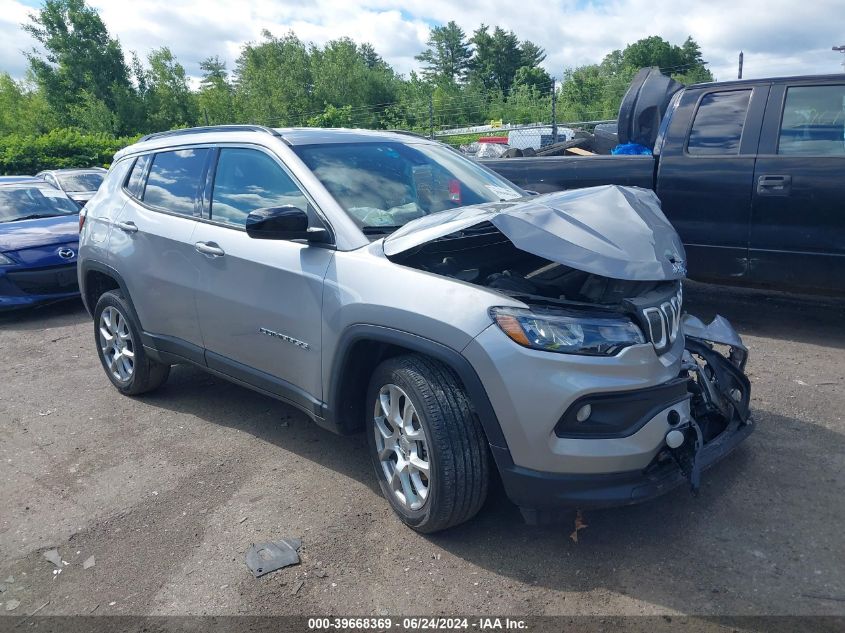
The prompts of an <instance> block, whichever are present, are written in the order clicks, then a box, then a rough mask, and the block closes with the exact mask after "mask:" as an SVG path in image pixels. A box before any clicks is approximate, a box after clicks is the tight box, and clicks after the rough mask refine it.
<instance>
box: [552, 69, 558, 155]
mask: <svg viewBox="0 0 845 633" xmlns="http://www.w3.org/2000/svg"><path fill="white" fill-rule="evenodd" d="M556 84H557V80H556V79H555V78H554V77H552V143H557V90H556V88H557V85H556Z"/></svg>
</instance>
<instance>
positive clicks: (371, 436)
mask: <svg viewBox="0 0 845 633" xmlns="http://www.w3.org/2000/svg"><path fill="white" fill-rule="evenodd" d="M394 399H395V402H394ZM366 415H367V424H366V429H367V430H366V433H367V438H368V443H369V447H370V455H371V457H372V460H373V465H374V467H375V470H376V476H377V477H378V480H379V485H380V486H381V490H382V493H383V494H384V496H385V497H386V498H387V500H388V502H389V503H390V505H391V506H392V507H393V510H394V511H395V512H396V514H397V515H399V518H400V519H402V521H403V522H404V523H406V524H407V525H408V526H410V527H411V528H413V529H414V530H416V531H418V532H423V533H432V532H437V531H440V530H445V529H446V528H449V527H452V526H455V525H458V524H460V523H463V522H465V521H467V520H469V519H471V518H472V517H473V516H475V515H476V514H477V513H478V511H479V510H480V509H481V506H482V505H484V501H485V499H486V497H487V488H488V484H489V481H490V457H489V453H488V446H487V439H486V437H485V435H484V432H483V430H482V428H481V423H480V422H479V420H478V417H477V416H476V415H475V413H474V412H473V410H472V406H471V403H470V400H469V398H468V397H467V396H466V394H465V393H464V390H463V387H462V386H461V383H460V380H459V379H458V377H457V375H456V374H455V373H454V372H453V371H452V370H451V369H450V368H449V367H447V366H446V365H443V364H442V363H440V362H437V361H435V360H432V359H430V358H427V357H424V356H418V355H408V356H398V357H395V358H390V359H388V360H386V361H384V362H383V363H381V364H380V365H379V366H378V367H377V368H376V370H375V371H374V372H373V376H372V378H371V379H370V385H369V389H368V390H367V409H366ZM393 421H395V423H394V422H393ZM400 427H401V428H400Z"/></svg>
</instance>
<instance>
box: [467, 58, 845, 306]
mask: <svg viewBox="0 0 845 633" xmlns="http://www.w3.org/2000/svg"><path fill="white" fill-rule="evenodd" d="M618 127H619V140H620V142H623V143H624V142H637V143H640V144H643V145H646V146H648V147H653V155H652V156H619V155H617V156H609V155H608V156H601V155H596V156H563V157H535V158H506V159H496V160H486V161H482V162H483V163H484V164H485V165H487V166H488V167H490V168H492V169H494V170H495V171H497V172H499V173H500V174H502V175H503V176H505V177H506V178H508V179H509V180H511V181H512V182H514V183H516V184H518V185H520V186H521V187H523V188H524V189H529V190H534V191H538V192H540V193H546V192H549V191H558V190H561V189H573V188H580V187H590V186H593V185H602V184H619V185H633V186H638V187H645V188H649V189H653V190H654V191H656V192H657V194H658V196H659V197H660V200H661V201H662V203H663V211H664V212H665V214H666V216H667V217H668V218H669V220H670V221H671V222H672V224H674V226H675V228H676V229H677V231H678V233H679V234H680V235H681V239H682V240H683V242H684V244H685V246H686V250H687V258H688V271H689V275H690V277H692V278H695V279H702V280H710V281H719V282H732V283H737V284H742V285H764V286H773V287H779V288H785V289H796V290H807V291H817V292H828V293H836V294H838V293H842V292H845V74H841V75H824V76H807V77H788V78H777V79H760V80H746V81H731V82H720V83H708V84H698V85H693V86H687V87H683V86H681V85H680V84H677V83H676V82H673V81H672V80H670V79H669V78H667V77H665V76H663V75H660V73H659V71H657V69H644V70H643V71H641V72H640V74H639V75H638V76H637V78H636V79H635V80H634V82H633V83H632V85H631V88H630V89H629V91H628V93H627V94H626V96H625V99H624V100H623V103H622V107H621V108H620V117H619V121H618Z"/></svg>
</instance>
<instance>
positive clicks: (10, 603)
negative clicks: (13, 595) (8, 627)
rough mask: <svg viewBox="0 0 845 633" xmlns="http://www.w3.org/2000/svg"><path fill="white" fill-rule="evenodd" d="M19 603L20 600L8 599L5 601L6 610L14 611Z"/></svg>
mask: <svg viewBox="0 0 845 633" xmlns="http://www.w3.org/2000/svg"><path fill="white" fill-rule="evenodd" d="M20 604H21V601H20V600H9V601H8V602H7V603H6V611H14V610H15V609H17V608H18V607H19V606H20Z"/></svg>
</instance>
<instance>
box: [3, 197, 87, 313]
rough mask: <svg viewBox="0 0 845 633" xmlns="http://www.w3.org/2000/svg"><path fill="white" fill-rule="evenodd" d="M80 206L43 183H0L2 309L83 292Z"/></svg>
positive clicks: (53, 299) (35, 303) (44, 301)
mask: <svg viewBox="0 0 845 633" xmlns="http://www.w3.org/2000/svg"><path fill="white" fill-rule="evenodd" d="M78 246H79V207H78V206H77V205H76V203H74V202H73V201H72V200H71V199H70V198H68V197H67V196H66V195H65V194H64V193H63V192H62V191H59V190H58V189H56V188H55V187H52V186H51V185H49V184H47V183H43V182H32V181H30V182H18V183H10V184H0V311H3V310H10V309H14V308H22V307H26V306H32V305H37V304H40V303H46V302H49V301H55V300H58V299H66V298H70V297H74V296H78V295H79V286H78V283H77V280H76V257H77V249H78Z"/></svg>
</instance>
